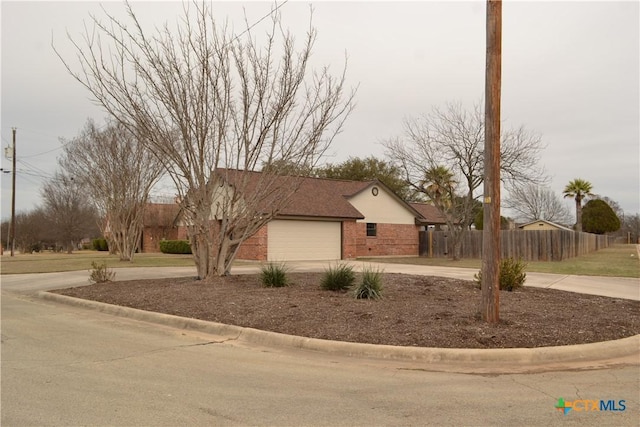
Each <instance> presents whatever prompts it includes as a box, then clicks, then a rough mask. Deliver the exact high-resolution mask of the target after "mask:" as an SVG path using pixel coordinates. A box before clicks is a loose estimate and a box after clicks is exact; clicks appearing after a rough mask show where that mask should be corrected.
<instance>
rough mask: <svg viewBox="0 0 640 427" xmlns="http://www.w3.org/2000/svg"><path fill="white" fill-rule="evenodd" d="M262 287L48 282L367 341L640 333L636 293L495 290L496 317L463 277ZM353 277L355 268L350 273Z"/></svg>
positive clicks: (263, 325) (98, 295)
mask: <svg viewBox="0 0 640 427" xmlns="http://www.w3.org/2000/svg"><path fill="white" fill-rule="evenodd" d="M288 277H289V278H290V280H291V282H292V285H290V286H288V287H285V288H264V287H262V285H261V282H260V277H259V276H258V275H236V276H229V277H223V278H219V279H216V280H215V281H214V282H213V283H205V282H202V281H197V280H194V279H193V278H179V279H161V280H157V279H154V280H134V281H121V282H120V281H118V282H107V283H101V284H94V285H89V286H84V287H78V288H70V289H64V290H57V291H54V292H56V293H59V294H63V295H68V296H73V297H77V298H83V299H89V300H94V301H100V302H104V303H109V304H115V305H121V306H127V307H134V308H138V309H142V310H148V311H155V312H159V313H167V314H173V315H177V316H183V317H190V318H195V319H202V320H209V321H214V322H220V323H225V324H231V325H237V326H245V327H251V328H256V329H261V330H265V331H273V332H281V333H284V334H291V335H299V336H305V337H312V338H322V339H328V340H337V341H349V342H360V343H371V344H389V345H400V346H417V347H441V348H515V347H525V348H532V347H545V346H558V345H568V344H583V343H591V342H598V341H607V340H613V339H618V338H624V337H629V336H632V335H636V334H640V302H638V301H630V300H623V299H616V298H607V297H599V296H592V295H582V294H576V293H569V292H562V291H556V290H550V289H538V288H527V287H525V288H523V289H520V290H516V291H514V292H506V291H502V292H501V293H500V318H501V320H500V323H499V324H496V325H488V324H486V323H485V322H483V321H482V320H481V319H480V316H479V314H478V312H479V305H480V297H481V292H480V289H478V288H476V286H475V284H474V283H473V282H471V281H465V280H456V279H449V278H442V277H429V276H411V275H404V274H385V275H384V289H383V298H382V299H379V300H357V299H355V298H354V296H353V293H352V292H331V291H324V290H321V289H320V285H319V284H320V281H321V278H322V273H292V274H289V276H288ZM358 278H359V277H358Z"/></svg>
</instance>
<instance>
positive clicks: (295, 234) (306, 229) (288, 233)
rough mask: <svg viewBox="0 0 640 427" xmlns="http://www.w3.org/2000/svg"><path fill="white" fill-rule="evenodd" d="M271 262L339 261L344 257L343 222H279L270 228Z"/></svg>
mask: <svg viewBox="0 0 640 427" xmlns="http://www.w3.org/2000/svg"><path fill="white" fill-rule="evenodd" d="M268 236H269V237H268V253H267V259H268V260H269V261H311V260H335V259H340V257H341V240H342V239H341V231H340V223H339V222H325V221H293V220H276V221H271V222H270V223H269V225H268Z"/></svg>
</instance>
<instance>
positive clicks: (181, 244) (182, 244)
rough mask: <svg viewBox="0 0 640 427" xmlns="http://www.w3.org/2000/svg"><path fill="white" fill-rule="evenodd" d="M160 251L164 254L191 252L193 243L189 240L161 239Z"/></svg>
mask: <svg viewBox="0 0 640 427" xmlns="http://www.w3.org/2000/svg"><path fill="white" fill-rule="evenodd" d="M160 252H162V253H163V254H190V253H191V245H190V244H189V241H188V240H161V241H160Z"/></svg>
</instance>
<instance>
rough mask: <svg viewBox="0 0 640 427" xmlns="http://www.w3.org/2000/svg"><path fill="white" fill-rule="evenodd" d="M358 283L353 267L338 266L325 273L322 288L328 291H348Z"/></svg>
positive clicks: (321, 283)
mask: <svg viewBox="0 0 640 427" xmlns="http://www.w3.org/2000/svg"><path fill="white" fill-rule="evenodd" d="M355 281H356V275H355V273H354V272H353V267H351V266H350V265H347V264H337V265H336V266H335V267H329V269H328V270H326V271H325V273H324V277H323V278H322V282H320V286H322V289H324V290H326V291H346V290H347V289H349V288H351V287H352V286H353V284H354V283H355Z"/></svg>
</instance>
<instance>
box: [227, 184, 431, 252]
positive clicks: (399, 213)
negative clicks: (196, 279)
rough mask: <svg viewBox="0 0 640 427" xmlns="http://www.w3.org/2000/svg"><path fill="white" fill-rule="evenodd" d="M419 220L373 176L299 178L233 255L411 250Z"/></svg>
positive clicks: (415, 248) (414, 246)
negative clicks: (286, 199) (283, 204)
mask: <svg viewBox="0 0 640 427" xmlns="http://www.w3.org/2000/svg"><path fill="white" fill-rule="evenodd" d="M424 221H425V218H424V217H423V216H422V215H421V214H420V212H419V211H417V210H416V209H415V208H414V207H412V206H411V205H410V204H408V203H406V202H404V201H403V200H401V199H400V198H399V197H398V196H396V195H395V194H394V193H393V192H392V191H391V190H390V189H389V188H388V187H387V186H386V185H384V184H383V183H381V182H379V181H346V180H334V179H321V178H303V180H302V182H301V184H300V188H299V190H298V191H297V192H296V193H295V194H294V195H293V196H292V198H291V200H290V202H289V204H288V205H287V207H286V208H284V209H282V210H281V211H280V212H279V214H278V216H277V217H276V218H275V219H273V220H272V221H270V222H269V223H268V224H267V225H265V226H264V227H262V228H261V229H260V230H259V231H258V232H257V233H255V234H254V235H253V236H252V237H250V238H249V239H248V240H247V241H245V242H244V243H243V244H242V245H241V247H240V249H239V252H238V256H237V258H238V259H247V260H259V261H294V260H339V259H355V258H358V257H366V256H417V255H418V244H419V232H420V230H421V229H423V228H424V226H425V225H426V224H427V223H425V222H424Z"/></svg>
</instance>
